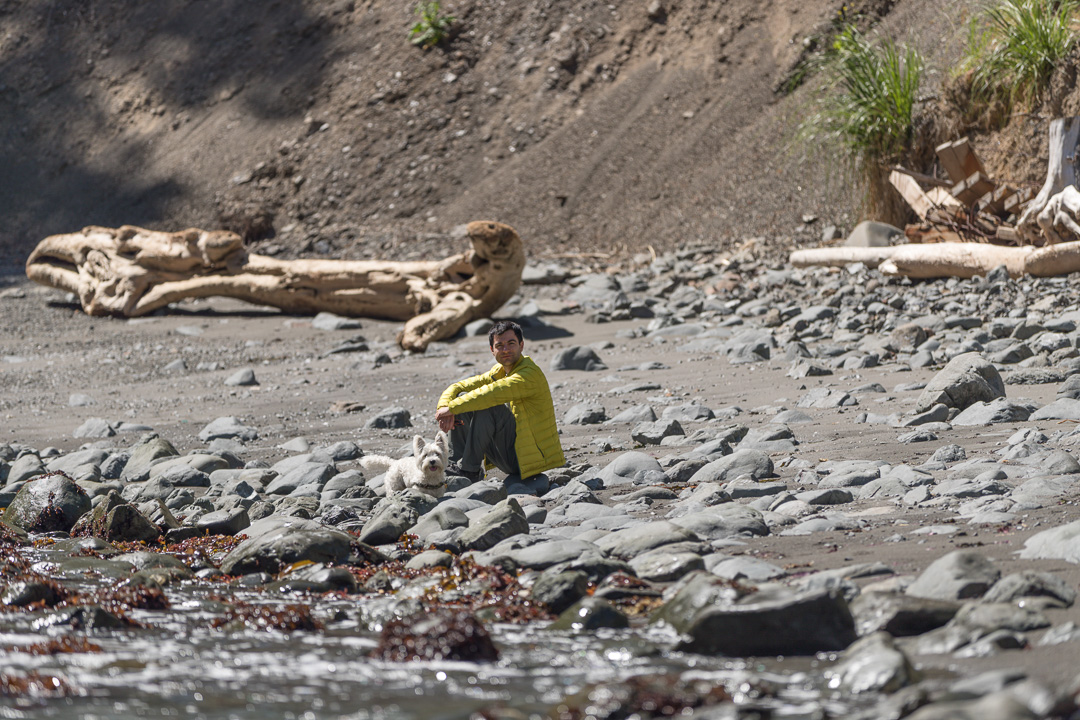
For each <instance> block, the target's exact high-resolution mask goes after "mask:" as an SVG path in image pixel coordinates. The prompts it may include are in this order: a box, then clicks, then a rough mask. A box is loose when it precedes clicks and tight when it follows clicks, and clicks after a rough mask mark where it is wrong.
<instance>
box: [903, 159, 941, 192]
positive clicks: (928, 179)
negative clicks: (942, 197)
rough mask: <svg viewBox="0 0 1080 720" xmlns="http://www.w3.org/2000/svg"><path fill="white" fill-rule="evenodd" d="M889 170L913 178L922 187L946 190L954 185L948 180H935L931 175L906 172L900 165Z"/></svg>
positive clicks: (911, 171) (912, 171)
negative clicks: (929, 186) (943, 188)
mask: <svg viewBox="0 0 1080 720" xmlns="http://www.w3.org/2000/svg"><path fill="white" fill-rule="evenodd" d="M889 170H895V171H896V172H898V173H904V174H905V175H909V176H911V177H913V178H915V179H916V180H918V181H919V182H921V183H922V184H923V185H933V186H934V187H946V188H948V187H952V186H953V185H954V184H955V183H952V182H950V181H948V180H942V179H941V178H936V177H934V176H933V175H927V174H926V173H921V172H915V171H914V170H908V169H907V168H906V167H903V166H902V165H893V166H892V167H891V168H889ZM927 192H929V191H927Z"/></svg>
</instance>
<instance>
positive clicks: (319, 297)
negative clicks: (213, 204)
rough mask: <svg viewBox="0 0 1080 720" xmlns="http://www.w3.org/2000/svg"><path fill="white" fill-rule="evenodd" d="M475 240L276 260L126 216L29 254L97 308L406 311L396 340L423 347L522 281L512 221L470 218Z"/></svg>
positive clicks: (226, 240) (34, 271) (48, 275)
mask: <svg viewBox="0 0 1080 720" xmlns="http://www.w3.org/2000/svg"><path fill="white" fill-rule="evenodd" d="M467 233H468V237H469V240H470V241H471V242H472V249H471V250H469V251H467V252H465V253H462V254H459V255H454V256H451V257H449V258H446V259H445V260H432V261H417V262H391V261H379V260H363V261H348V260H276V259H274V258H269V257H265V256H263V255H255V254H249V253H248V252H247V251H246V250H245V249H244V246H243V241H242V240H241V239H240V236H238V235H236V234H235V233H231V232H225V231H213V232H207V231H203V230H193V229H192V230H184V231H182V232H176V233H166V232H158V231H154V230H145V229H143V228H137V227H132V226H129V225H125V226H124V227H121V228H118V229H112V228H103V227H87V228H84V229H83V231H82V232H78V233H69V234H64V235H52V236H50V237H47V238H45V239H44V240H42V241H41V243H39V244H38V246H37V248H35V249H34V252H33V253H31V255H30V258H29V259H28V260H27V262H26V274H27V276H28V277H29V278H30V279H31V280H34V281H35V282H39V283H41V284H43V285H49V286H51V287H55V288H58V289H61V290H67V291H69V292H72V293H75V294H76V295H77V296H78V298H79V302H80V303H81V304H82V307H83V310H84V311H85V312H86V313H87V314H89V315H120V316H124V317H138V316H140V315H146V314H147V313H150V312H153V311H154V310H157V309H159V308H162V307H164V306H166V305H168V304H169V303H173V302H177V301H179V300H184V299H188V298H201V297H211V296H222V297H232V298H237V299H240V300H246V301H248V302H252V303H256V304H260V305H270V306H272V307H277V308H281V309H282V310H284V311H286V312H292V313H299V314H312V313H316V312H322V311H326V312H333V313H337V314H339V315H346V316H350V317H369V318H381V319H387V320H404V321H406V323H405V328H404V329H403V330H402V332H401V333H400V334H399V335H398V343H399V344H400V345H401V346H402V347H403V348H406V349H408V350H423V349H425V348H426V347H427V346H428V344H429V343H431V342H433V341H435V340H441V339H444V338H447V337H450V336H452V335H453V334H455V333H456V332H457V331H458V330H460V329H461V328H462V327H463V326H465V325H466V324H467V323H469V322H470V321H472V320H475V319H478V318H484V317H490V316H491V315H492V313H494V312H495V311H496V310H497V309H498V308H499V307H500V306H502V305H503V303H505V302H506V301H507V300H509V299H510V298H511V297H512V296H513V295H514V293H515V292H517V290H518V288H519V287H520V286H521V271H522V269H524V267H525V248H524V245H523V244H522V242H521V238H520V237H519V236H518V234H517V232H516V231H515V230H514V229H513V228H512V227H510V226H509V225H504V224H502V223H497V222H492V221H487V220H484V221H477V222H472V223H469V225H468V227H467Z"/></svg>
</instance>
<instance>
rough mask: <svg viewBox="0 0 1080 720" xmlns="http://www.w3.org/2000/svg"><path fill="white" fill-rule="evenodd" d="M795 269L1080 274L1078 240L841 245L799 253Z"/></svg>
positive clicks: (920, 274)
mask: <svg viewBox="0 0 1080 720" xmlns="http://www.w3.org/2000/svg"><path fill="white" fill-rule="evenodd" d="M790 260H791V264H792V265H794V266H795V267H811V266H825V267H843V266H845V265H850V264H851V263H856V262H861V263H864V264H866V265H868V266H871V267H875V266H876V267H877V268H878V269H879V270H880V271H881V272H882V273H884V274H885V275H903V276H905V277H910V278H941V277H960V278H970V277H974V276H975V275H986V274H987V273H988V272H990V271H991V270H993V269H994V268H996V267H998V266H1000V265H1004V266H1005V268H1006V269H1007V270H1008V271H1009V275H1011V276H1012V277H1019V276H1021V275H1024V274H1027V275H1033V276H1035V277H1053V276H1057V275H1068V274H1069V273H1074V272H1080V241H1076V242H1067V243H1059V244H1057V245H1047V246H1046V247H1041V248H1034V247H1031V246H1030V245H1028V246H1024V247H1005V246H1002V245H990V244H985V243H931V244H927V245H896V246H894V247H887V248H857V247H837V248H818V249H815V250H796V251H795V252H793V253H791V257H790Z"/></svg>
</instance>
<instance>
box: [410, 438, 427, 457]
mask: <svg viewBox="0 0 1080 720" xmlns="http://www.w3.org/2000/svg"><path fill="white" fill-rule="evenodd" d="M412 452H413V455H415V456H416V457H420V456H421V455H423V454H424V438H422V437H420V436H419V435H413V439H412Z"/></svg>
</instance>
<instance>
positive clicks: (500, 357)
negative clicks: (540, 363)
mask: <svg viewBox="0 0 1080 720" xmlns="http://www.w3.org/2000/svg"><path fill="white" fill-rule="evenodd" d="M524 350H525V343H524V342H522V341H520V340H518V339H517V335H515V334H514V331H513V330H507V331H506V332H504V333H501V334H499V335H496V336H495V337H494V338H492V343H491V354H492V355H494V356H495V362H497V363H499V364H500V365H502V366H503V367H504V368H506V369H507V370H509V369H510V368H512V367H513V366H514V364H515V363H517V361H518V360H520V359H521V353H522V352H523V351H524Z"/></svg>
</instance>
